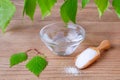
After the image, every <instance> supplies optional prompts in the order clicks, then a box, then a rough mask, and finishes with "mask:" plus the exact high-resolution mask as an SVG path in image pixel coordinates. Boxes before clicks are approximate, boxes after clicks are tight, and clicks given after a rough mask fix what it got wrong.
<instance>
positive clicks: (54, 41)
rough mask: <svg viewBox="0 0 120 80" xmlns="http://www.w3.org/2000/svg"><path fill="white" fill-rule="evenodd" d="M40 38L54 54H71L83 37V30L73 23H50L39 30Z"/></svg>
mask: <svg viewBox="0 0 120 80" xmlns="http://www.w3.org/2000/svg"><path fill="white" fill-rule="evenodd" d="M40 37H41V40H42V41H43V42H44V43H45V45H46V46H47V47H48V48H49V49H50V50H51V51H52V52H53V53H55V54H57V55H60V56H66V55H70V54H72V53H73V52H74V51H75V50H76V48H77V47H78V46H79V44H80V43H81V42H82V41H83V40H84V39H85V30H84V29H83V28H82V27H81V26H80V25H77V24H73V23H68V24H64V23H62V22H61V23H52V24H48V25H46V26H45V27H43V28H42V29H41V30H40Z"/></svg>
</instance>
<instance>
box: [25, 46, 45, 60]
mask: <svg viewBox="0 0 120 80" xmlns="http://www.w3.org/2000/svg"><path fill="white" fill-rule="evenodd" d="M32 50H34V51H35V52H37V55H40V56H41V57H43V58H46V56H45V55H44V54H43V53H41V52H40V51H38V49H36V48H34V49H28V50H27V51H25V52H26V53H28V52H30V51H32Z"/></svg>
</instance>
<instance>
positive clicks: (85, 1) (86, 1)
mask: <svg viewBox="0 0 120 80" xmlns="http://www.w3.org/2000/svg"><path fill="white" fill-rule="evenodd" d="M88 3H89V0H82V8H85V6H86V5H87V4H88Z"/></svg>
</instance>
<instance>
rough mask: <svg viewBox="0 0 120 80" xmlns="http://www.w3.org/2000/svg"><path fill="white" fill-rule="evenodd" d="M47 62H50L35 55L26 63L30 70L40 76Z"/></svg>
mask: <svg viewBox="0 0 120 80" xmlns="http://www.w3.org/2000/svg"><path fill="white" fill-rule="evenodd" d="M47 64H48V63H47V61H46V60H45V59H44V58H42V57H40V56H35V57H33V58H32V59H31V60H30V61H29V62H28V63H27V64H26V68H28V70H30V71H31V72H33V73H34V74H35V75H36V76H39V74H40V73H41V72H42V71H43V70H44V68H45V67H46V66H47Z"/></svg>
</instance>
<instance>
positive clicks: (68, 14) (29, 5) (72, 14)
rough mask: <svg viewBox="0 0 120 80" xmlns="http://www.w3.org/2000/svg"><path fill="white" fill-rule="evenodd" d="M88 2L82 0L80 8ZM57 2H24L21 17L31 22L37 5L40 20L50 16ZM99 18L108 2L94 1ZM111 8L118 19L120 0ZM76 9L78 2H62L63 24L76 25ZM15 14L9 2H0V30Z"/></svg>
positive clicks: (113, 0)
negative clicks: (26, 17) (25, 17)
mask: <svg viewBox="0 0 120 80" xmlns="http://www.w3.org/2000/svg"><path fill="white" fill-rule="evenodd" d="M89 1H90V0H82V2H81V4H82V8H85V7H86V5H87V4H88V3H89ZM56 2H57V0H24V9H23V15H24V14H26V15H28V16H29V17H30V19H31V20H33V18H34V13H35V9H36V6H37V5H39V7H40V10H41V14H42V19H44V18H45V17H46V16H48V15H50V13H51V9H52V8H53V6H54V5H55V3H56ZM94 2H95V4H96V6H97V8H98V12H99V16H102V15H103V14H104V12H105V11H106V10H107V9H108V7H109V0H94ZM112 6H113V8H114V10H115V12H116V14H117V15H118V17H120V0H112ZM77 8H78V0H64V3H63V4H62V5H61V7H60V14H61V18H62V20H63V21H64V22H65V23H68V22H70V21H72V22H73V23H76V14H77ZM14 13H15V6H14V5H13V4H12V2H11V1H10V0H0V28H1V29H2V32H5V30H6V28H7V25H8V24H9V22H10V20H11V18H12V17H13V15H14Z"/></svg>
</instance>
